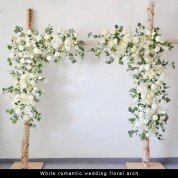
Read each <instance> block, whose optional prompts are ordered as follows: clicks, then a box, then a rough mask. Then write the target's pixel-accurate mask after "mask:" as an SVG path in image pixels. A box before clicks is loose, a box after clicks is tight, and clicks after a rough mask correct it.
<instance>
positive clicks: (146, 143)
mask: <svg viewBox="0 0 178 178" xmlns="http://www.w3.org/2000/svg"><path fill="white" fill-rule="evenodd" d="M147 11H148V29H149V30H150V31H153V28H154V2H153V0H150V1H149V7H148V9H147ZM149 162H150V140H149V138H146V139H144V140H143V166H144V167H145V168H147V167H149Z"/></svg>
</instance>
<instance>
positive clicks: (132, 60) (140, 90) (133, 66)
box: [89, 23, 175, 140]
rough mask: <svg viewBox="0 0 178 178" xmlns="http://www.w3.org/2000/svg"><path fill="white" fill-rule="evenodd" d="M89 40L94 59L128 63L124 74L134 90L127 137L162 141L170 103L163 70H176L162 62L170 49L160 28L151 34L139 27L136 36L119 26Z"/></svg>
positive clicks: (167, 62)
mask: <svg viewBox="0 0 178 178" xmlns="http://www.w3.org/2000/svg"><path fill="white" fill-rule="evenodd" d="M89 37H93V38H95V39H97V46H96V48H92V49H91V51H93V52H94V53H95V55H96V56H98V57H99V56H100V55H101V54H102V53H104V54H105V55H106V56H107V57H108V59H107V60H106V63H107V64H111V63H112V62H113V61H114V60H115V59H116V58H117V59H118V62H119V64H124V63H125V62H127V66H128V68H127V71H130V72H131V75H132V77H133V79H134V84H135V87H134V88H132V89H131V90H130V95H131V97H132V98H133V100H134V104H133V105H132V106H131V107H129V108H128V110H129V112H131V113H132V114H133V117H132V118H129V121H130V123H131V127H132V128H133V129H132V130H130V131H129V136H131V137H132V135H133V134H134V133H135V134H137V135H138V136H139V137H140V138H141V139H142V140H144V139H147V138H150V137H151V136H154V137H156V138H157V139H158V140H162V139H163V135H162V131H163V132H164V131H165V124H166V123H167V120H168V119H169V116H168V114H167V112H166V109H165V104H166V103H168V102H170V98H169V97H168V89H169V86H168V85H167V83H166V81H165V80H164V75H165V70H166V69H167V68H168V67H170V66H171V67H173V68H175V64H174V62H172V63H170V62H169V61H165V60H162V59H161V55H162V53H163V52H164V51H167V50H171V49H172V48H173V46H172V44H170V43H168V42H166V41H165V40H164V39H163V38H162V37H161V33H160V29H159V28H158V27H157V28H154V30H153V32H151V31H150V30H147V29H145V26H143V25H142V24H141V23H139V24H138V26H137V28H136V30H135V33H134V34H132V33H129V32H128V31H126V30H125V29H124V28H123V27H122V26H120V27H119V26H117V25H116V26H115V28H113V29H112V30H110V31H109V30H105V31H104V32H103V33H102V34H99V35H94V34H92V33H89Z"/></svg>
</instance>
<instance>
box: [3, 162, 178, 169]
mask: <svg viewBox="0 0 178 178" xmlns="http://www.w3.org/2000/svg"><path fill="white" fill-rule="evenodd" d="M11 165H12V164H11V163H0V169H9V168H10V166H11ZM164 166H165V168H166V169H178V163H172V164H171V163H169V164H164ZM43 169H126V167H125V164H107V163H104V164H95V163H93V164H91V163H71V164H70V163H67V164H66V163H65V164H62V163H45V165H44V167H43Z"/></svg>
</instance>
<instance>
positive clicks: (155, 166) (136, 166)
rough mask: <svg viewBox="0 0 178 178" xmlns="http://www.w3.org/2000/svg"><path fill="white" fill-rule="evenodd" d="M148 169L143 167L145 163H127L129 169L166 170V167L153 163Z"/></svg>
mask: <svg viewBox="0 0 178 178" xmlns="http://www.w3.org/2000/svg"><path fill="white" fill-rule="evenodd" d="M149 164H150V166H149V167H148V168H145V167H143V162H127V163H126V167H127V169H165V167H164V166H163V165H162V164H161V163H159V162H151V163H149Z"/></svg>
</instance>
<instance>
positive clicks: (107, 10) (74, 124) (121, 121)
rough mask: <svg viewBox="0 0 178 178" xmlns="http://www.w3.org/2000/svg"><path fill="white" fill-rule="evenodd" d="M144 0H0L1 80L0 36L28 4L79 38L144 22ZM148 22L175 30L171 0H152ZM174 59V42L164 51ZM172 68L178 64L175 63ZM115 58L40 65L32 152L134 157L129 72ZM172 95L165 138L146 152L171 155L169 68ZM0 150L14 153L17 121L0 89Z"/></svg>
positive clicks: (138, 147) (173, 33)
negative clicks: (109, 62)
mask: <svg viewBox="0 0 178 178" xmlns="http://www.w3.org/2000/svg"><path fill="white" fill-rule="evenodd" d="M147 5H148V0H134V1H133V0H13V1H12V0H0V88H2V87H5V86H10V85H11V84H12V82H13V81H12V79H11V78H10V76H9V72H8V71H9V67H8V63H7V62H6V58H7V57H8V55H9V51H8V50H7V47H6V46H7V44H8V43H9V42H10V38H9V37H10V36H11V35H13V30H14V27H15V26H16V25H20V26H23V27H25V24H26V22H25V20H26V19H25V12H26V9H27V8H33V9H34V10H35V26H36V28H37V29H39V30H40V31H42V30H43V29H44V28H45V27H46V26H47V25H48V24H51V25H53V26H54V27H55V28H58V27H73V28H75V29H76V30H77V31H78V32H79V34H80V37H81V38H82V39H84V40H85V39H86V37H87V34H88V32H90V31H92V32H94V33H99V32H101V31H102V30H103V29H105V28H106V27H108V28H112V27H113V26H114V25H115V24H119V25H123V26H125V27H128V28H131V29H134V28H135V27H136V24H137V23H138V22H141V23H144V24H146V22H147V12H146V9H147ZM155 11H156V16H155V25H156V26H159V27H161V29H162V30H163V34H164V36H165V37H166V38H178V22H177V17H178V1H177V0H169V1H168V0H156V9H155ZM165 57H166V58H169V59H171V60H175V61H176V64H177V65H178V62H177V60H178V46H176V47H175V48H174V50H173V51H172V52H169V53H167V54H165ZM177 68H178V66H177ZM125 70H126V68H125V67H124V66H120V65H118V64H117V62H116V63H114V64H112V65H106V64H104V58H101V59H98V58H96V57H95V56H94V55H93V54H91V53H90V54H87V56H86V57H85V59H84V60H83V61H80V62H79V63H77V64H71V63H70V62H69V61H64V62H62V63H59V64H53V63H51V64H50V65H49V66H47V67H46V68H45V70H44V73H45V75H46V76H47V77H48V83H46V84H43V85H42V86H41V87H42V88H44V89H45V90H46V94H45V96H44V97H43V98H42V100H41V103H40V104H39V109H40V111H41V112H42V113H43V116H44V118H45V119H43V120H42V121H41V122H40V123H39V124H38V125H37V128H36V129H33V128H32V129H31V140H30V143H31V144H30V157H31V158H96V157H99V158H100V157H101V158H103V157H105V158H106V157H133V158H134V157H141V155H142V143H141V142H140V140H139V139H138V138H137V137H136V136H135V137H134V138H130V137H129V136H128V133H127V132H128V130H129V122H128V118H129V117H130V114H129V113H128V109H127V108H128V106H129V105H130V104H131V103H132V100H131V98H130V96H129V89H130V88H131V87H132V78H131V76H130V75H129V74H128V73H126V71H125ZM169 73H170V76H169V77H168V79H167V80H168V83H169V84H170V86H171V89H170V95H171V98H172V102H171V103H170V104H168V112H169V115H170V120H169V122H168V125H167V127H166V134H165V141H163V142H159V141H157V140H152V141H151V156H152V157H178V139H177V138H178V119H177V116H178V109H177V108H178V82H177V81H178V79H177V76H178V69H176V70H174V71H169ZM0 97H1V99H0V158H19V157H20V151H21V133H22V125H21V124H20V123H19V124H17V125H13V124H11V122H10V120H9V119H8V118H9V116H8V115H7V114H6V112H5V110H6V108H9V107H10V96H7V95H2V94H1V95H0Z"/></svg>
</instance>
